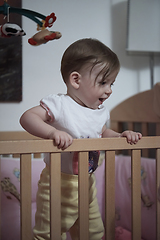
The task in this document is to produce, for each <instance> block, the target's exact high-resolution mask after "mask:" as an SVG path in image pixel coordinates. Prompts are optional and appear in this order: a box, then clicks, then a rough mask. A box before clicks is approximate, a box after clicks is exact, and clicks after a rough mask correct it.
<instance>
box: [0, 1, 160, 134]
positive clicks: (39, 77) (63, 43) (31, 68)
mask: <svg viewBox="0 0 160 240" xmlns="http://www.w3.org/2000/svg"><path fill="white" fill-rule="evenodd" d="M23 8H26V9H30V10H34V11H37V12H40V13H42V14H44V15H49V14H50V13H51V12H54V13H55V14H56V16H57V20H56V22H55V23H54V25H53V27H52V28H51V29H50V30H53V31H60V32H61V33H62V38H61V39H59V40H54V41H52V42H48V43H47V44H45V45H41V46H38V47H33V46H31V45H29V44H28V42H27V40H28V38H30V37H31V36H32V35H34V34H35V33H36V23H35V22H33V21H31V20H30V19H28V18H26V17H23V29H24V30H25V31H26V33H27V35H26V36H25V37H23V101H22V102H20V103H9V104H8V103H0V112H1V117H0V131H12V130H13V131H17V130H21V127H20V125H19V118H20V116H21V114H22V113H23V112H24V111H25V110H27V109H28V108H30V107H32V106H35V105H38V104H39V100H40V99H41V98H42V97H44V96H45V95H47V94H49V93H59V92H61V93H65V91H66V87H65V85H64V83H63V81H62V78H61V75H60V60H61V56H62V54H63V52H64V50H65V49H66V47H67V46H68V45H70V44H71V43H72V42H74V41H75V40H77V39H80V38H85V37H93V38H98V39H99V40H100V41H102V42H103V43H105V44H106V45H108V46H109V47H110V48H111V49H112V50H113V51H115V52H116V53H117V55H118V57H119V59H120V62H121V71H120V73H119V75H118V77H117V80H116V83H115V86H114V87H113V94H112V96H111V97H110V99H108V100H107V102H106V103H105V104H106V105H107V106H108V108H109V110H110V109H112V108H113V107H114V106H115V105H117V104H118V103H119V102H120V101H122V100H124V99H126V98H127V97H129V96H131V95H134V94H135V93H137V92H139V91H143V90H146V89H149V88H150V71H149V57H147V56H128V55H127V54H126V51H125V48H126V23H127V22H126V21H127V20H126V19H127V1H122V0H117V1H115V0H81V1H78V0H54V1H53V0H45V1H39V0H34V1H33V0H27V1H23ZM159 63H160V59H159V57H156V58H155V69H154V70H155V82H157V81H159V75H160V67H159Z"/></svg>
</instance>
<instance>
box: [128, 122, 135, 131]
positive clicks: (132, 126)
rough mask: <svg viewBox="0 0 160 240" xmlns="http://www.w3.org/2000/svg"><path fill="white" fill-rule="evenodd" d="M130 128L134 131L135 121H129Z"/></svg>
mask: <svg viewBox="0 0 160 240" xmlns="http://www.w3.org/2000/svg"><path fill="white" fill-rule="evenodd" d="M128 130H131V131H134V123H133V122H128Z"/></svg>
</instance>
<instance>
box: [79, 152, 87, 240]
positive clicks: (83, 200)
mask: <svg viewBox="0 0 160 240" xmlns="http://www.w3.org/2000/svg"><path fill="white" fill-rule="evenodd" d="M78 166H79V167H78V173H79V174H78V200H79V202H78V207H79V240H84V239H85V240H89V196H88V195H89V184H88V177H89V176H88V152H80V153H79V163H78Z"/></svg>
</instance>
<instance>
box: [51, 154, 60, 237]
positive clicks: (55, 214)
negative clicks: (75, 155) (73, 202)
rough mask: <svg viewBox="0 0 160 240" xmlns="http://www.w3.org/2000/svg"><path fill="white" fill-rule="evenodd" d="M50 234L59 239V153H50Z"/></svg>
mask: <svg viewBox="0 0 160 240" xmlns="http://www.w3.org/2000/svg"><path fill="white" fill-rule="evenodd" d="M50 156H51V167H50V187H51V189H50V219H51V220H50V234H51V240H55V239H61V154H60V153H55V154H53V153H52V154H50Z"/></svg>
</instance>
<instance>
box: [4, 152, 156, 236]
mask: <svg viewBox="0 0 160 240" xmlns="http://www.w3.org/2000/svg"><path fill="white" fill-rule="evenodd" d="M115 166H116V168H115V174H116V193H115V196H116V199H115V215H116V226H115V237H116V238H115V239H116V240H130V239H131V187H130V184H131V160H130V157H128V156H123V155H119V156H116V157H115ZM141 166H142V167H141V196H142V197H141V200H142V201H141V202H142V205H141V209H142V239H144V240H155V239H156V189H155V171H156V170H155V167H156V166H155V160H154V159H148V158H142V159H141ZM43 168H44V162H43V159H42V158H41V159H34V160H32V200H31V201H32V203H31V204H32V226H34V215H35V211H36V192H37V183H38V180H39V176H40V173H41V170H42V169H43ZM95 175H96V180H97V198H98V203H99V208H100V212H101V214H102V219H103V220H104V219H105V216H104V215H105V206H104V204H105V201H104V198H105V193H104V186H105V182H104V179H105V177H104V175H105V161H102V164H101V165H100V166H99V168H98V169H97V170H96V172H95ZM19 180H20V162H19V159H15V158H11V157H9V158H7V157H2V158H1V189H2V197H1V204H2V240H7V239H8V240H18V239H20V197H19V196H20V195H19V193H20V181H19ZM158 197H159V200H160V196H158ZM8 229H9V231H8ZM69 239H70V237H69V236H68V238H67V240H69Z"/></svg>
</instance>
